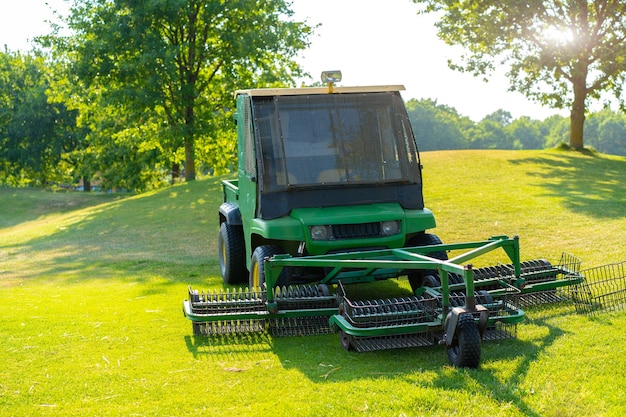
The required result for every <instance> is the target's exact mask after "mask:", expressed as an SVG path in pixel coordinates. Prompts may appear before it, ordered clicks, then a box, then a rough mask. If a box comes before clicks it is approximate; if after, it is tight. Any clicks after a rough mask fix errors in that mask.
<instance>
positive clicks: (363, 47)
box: [0, 0, 566, 121]
mask: <svg viewBox="0 0 626 417" xmlns="http://www.w3.org/2000/svg"><path fill="white" fill-rule="evenodd" d="M0 4H1V8H0V10H1V12H0V48H2V49H4V45H6V46H7V47H8V48H9V50H10V51H17V50H22V51H28V50H30V48H31V41H32V39H33V38H34V37H36V36H38V35H41V34H46V33H49V32H50V25H49V24H48V23H47V21H48V20H50V19H54V16H53V13H52V10H57V11H60V12H62V13H65V12H66V11H67V9H68V2H67V1H66V0H0ZM292 10H293V11H294V12H295V15H294V18H295V19H296V20H306V21H307V22H308V23H309V24H310V25H317V24H321V26H320V27H318V28H317V29H316V31H315V34H314V35H313V36H312V37H311V38H310V41H311V45H310V47H309V48H308V49H307V50H305V51H304V52H303V53H302V54H301V55H300V56H299V57H298V61H299V63H300V64H301V65H302V67H303V68H304V70H305V71H306V72H308V73H309V74H311V76H312V81H319V76H320V74H321V72H322V71H324V70H341V72H342V74H343V81H342V82H341V83H340V85H344V86H348V85H359V86H365V85H392V84H402V85H404V86H405V88H406V90H405V91H404V92H403V93H402V96H403V98H404V99H405V100H410V99H418V100H419V99H432V100H436V101H437V103H439V104H443V105H446V106H450V107H454V108H455V109H456V110H457V111H458V113H459V114H461V115H463V116H468V117H470V118H471V119H472V120H474V121H480V120H481V119H482V118H484V117H485V116H486V115H488V114H491V113H493V112H495V111H497V110H499V109H504V110H507V111H509V112H510V113H511V114H512V116H513V117H514V118H518V117H521V116H529V117H532V118H534V119H544V118H546V117H548V116H550V115H552V114H555V113H557V111H556V110H552V109H549V108H545V107H542V106H540V105H539V104H536V103H533V102H531V101H530V100H528V99H526V98H525V97H524V96H523V95H521V94H519V93H513V92H508V91H507V89H508V82H507V80H506V78H505V76H504V72H505V71H504V70H502V71H500V73H498V74H495V75H493V76H492V77H491V78H490V80H489V82H487V83H485V82H483V81H482V79H479V78H474V77H472V76H471V75H469V74H462V73H459V72H457V71H453V70H451V69H449V68H448V66H447V61H448V59H451V58H455V57H458V55H459V49H458V47H452V46H448V45H446V44H445V43H444V42H443V41H441V40H439V39H438V38H437V31H436V28H435V26H434V23H435V19H436V18H435V16H432V15H419V16H418V15H417V11H418V6H417V5H416V4H414V3H413V2H411V1H410V0H384V1H382V0H293V3H292ZM242 88H246V86H242ZM559 114H561V115H563V116H565V115H566V114H564V113H563V112H561V113H559Z"/></svg>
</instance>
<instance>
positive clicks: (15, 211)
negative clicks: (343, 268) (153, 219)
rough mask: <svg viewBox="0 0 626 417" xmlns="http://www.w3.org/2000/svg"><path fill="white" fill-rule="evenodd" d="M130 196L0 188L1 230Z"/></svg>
mask: <svg viewBox="0 0 626 417" xmlns="http://www.w3.org/2000/svg"><path fill="white" fill-rule="evenodd" d="M130 196H131V195H130V194H108V193H103V194H100V193H81V192H73V191H56V192H55V191H50V190H46V189H43V188H42V189H36V188H6V187H0V213H2V216H1V217H0V229H2V228H5V227H13V226H17V225H19V224H20V223H25V222H29V221H33V220H37V219H40V218H42V217H45V216H49V215H55V214H63V213H69V212H72V211H76V210H81V209H85V208H88V207H93V206H98V205H101V204H106V203H110V202H112V201H122V200H124V199H126V198H128V197H130Z"/></svg>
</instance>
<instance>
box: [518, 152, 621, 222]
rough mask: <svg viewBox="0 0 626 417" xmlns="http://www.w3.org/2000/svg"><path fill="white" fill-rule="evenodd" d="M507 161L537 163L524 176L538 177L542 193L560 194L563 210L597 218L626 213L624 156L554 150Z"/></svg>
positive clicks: (617, 216) (521, 163)
mask: <svg viewBox="0 0 626 417" xmlns="http://www.w3.org/2000/svg"><path fill="white" fill-rule="evenodd" d="M510 162H511V163H512V164H514V165H523V164H532V165H536V166H538V167H540V170H539V171H531V172H529V173H528V176H530V177H536V178H538V179H539V180H540V181H539V183H538V185H539V186H540V187H541V188H543V189H544V190H545V192H546V195H548V196H551V197H558V198H561V199H562V201H563V203H562V204H563V206H564V208H566V209H567V210H570V211H572V212H575V213H581V214H585V215H588V216H592V217H597V218H621V217H624V216H626V160H617V159H609V158H606V157H603V156H602V155H598V156H594V155H587V156H581V155H579V154H574V155H569V154H567V153H558V152H554V153H546V155H545V156H536V157H531V158H525V159H518V160H512V161H510Z"/></svg>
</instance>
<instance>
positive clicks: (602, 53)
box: [413, 0, 626, 149]
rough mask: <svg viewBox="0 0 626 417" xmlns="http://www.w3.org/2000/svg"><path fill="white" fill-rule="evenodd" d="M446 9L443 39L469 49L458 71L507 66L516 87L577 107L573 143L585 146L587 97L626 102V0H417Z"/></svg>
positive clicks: (484, 71) (552, 102) (428, 9)
mask: <svg viewBox="0 0 626 417" xmlns="http://www.w3.org/2000/svg"><path fill="white" fill-rule="evenodd" d="M413 1H414V2H415V3H420V4H423V5H424V9H423V10H422V11H421V12H425V13H428V12H440V13H442V18H441V20H440V21H439V22H438V23H437V24H436V26H437V28H438V30H439V37H440V38H441V39H443V40H444V41H445V42H447V43H448V44H450V45H460V46H462V47H463V48H465V50H466V53H465V54H464V55H462V56H461V61H462V63H460V64H459V63H452V62H450V63H449V65H450V66H451V67H452V68H454V69H457V70H461V71H468V72H471V73H473V74H474V75H483V76H486V75H487V74H489V73H490V72H491V71H492V70H493V69H494V68H495V67H496V66H500V65H502V66H508V68H509V70H508V72H507V75H508V77H509V80H510V89H511V90H512V91H519V92H521V93H523V94H525V95H526V96H528V97H529V98H532V99H535V100H538V101H539V102H540V103H542V104H545V105H548V106H551V107H553V108H558V109H562V108H569V109H570V135H569V144H570V146H571V147H572V148H575V149H582V148H583V127H584V121H585V114H586V112H587V100H588V99H599V98H600V95H601V94H602V93H603V92H612V93H613V94H614V95H615V97H616V99H617V100H618V101H619V102H620V104H621V106H622V107H623V106H624V102H623V97H622V95H621V93H622V86H623V84H624V81H625V80H626V48H625V47H624V45H625V42H626V25H625V24H624V22H625V21H626V2H624V1H622V0H595V1H586V0H562V1H561V0H542V1H540V0H531V1H493V0H472V1H469V0H466V1H457V0H413Z"/></svg>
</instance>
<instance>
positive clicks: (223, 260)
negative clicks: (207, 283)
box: [220, 242, 228, 276]
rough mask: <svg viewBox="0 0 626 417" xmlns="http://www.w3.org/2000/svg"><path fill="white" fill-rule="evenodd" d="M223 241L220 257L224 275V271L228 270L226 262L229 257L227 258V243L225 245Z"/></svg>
mask: <svg viewBox="0 0 626 417" xmlns="http://www.w3.org/2000/svg"><path fill="white" fill-rule="evenodd" d="M220 243H222V248H221V249H222V250H221V252H220V253H221V255H222V256H221V258H220V267H221V268H222V276H224V272H225V270H226V263H227V262H228V259H227V258H226V245H224V243H223V242H220Z"/></svg>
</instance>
